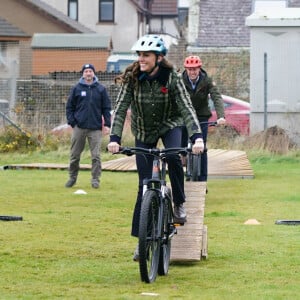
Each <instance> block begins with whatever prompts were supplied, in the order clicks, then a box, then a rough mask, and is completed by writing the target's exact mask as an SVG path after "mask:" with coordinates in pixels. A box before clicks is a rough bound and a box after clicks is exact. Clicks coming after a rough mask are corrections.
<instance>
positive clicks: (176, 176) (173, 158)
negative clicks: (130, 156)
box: [131, 127, 185, 237]
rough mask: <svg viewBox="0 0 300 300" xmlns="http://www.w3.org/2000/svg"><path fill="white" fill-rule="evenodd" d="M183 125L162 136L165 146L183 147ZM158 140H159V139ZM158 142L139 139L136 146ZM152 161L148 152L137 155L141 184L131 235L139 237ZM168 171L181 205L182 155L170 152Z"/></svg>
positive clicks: (174, 195) (174, 194) (175, 196)
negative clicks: (145, 187) (144, 191)
mask: <svg viewBox="0 0 300 300" xmlns="http://www.w3.org/2000/svg"><path fill="white" fill-rule="evenodd" d="M181 136H182V130H181V127H176V128H173V129H171V130H169V131H168V132H167V133H166V134H165V135H164V136H162V137H161V140H162V142H163V145H164V147H165V148H172V147H181ZM157 142H158V141H157ZM157 142H155V143H153V144H146V143H143V142H141V141H139V140H136V141H135V146H136V147H143V148H149V149H150V148H155V147H156V146H157ZM152 163H153V156H151V155H146V154H137V155H136V165H137V171H138V176H139V185H138V193H137V199H136V204H135V208H134V213H133V219H132V230H131V235H132V236H136V237H138V234H139V222H140V211H141V203H142V196H143V180H144V179H150V178H151V176H152ZM167 163H168V173H169V178H170V182H171V188H172V194H173V201H174V204H175V205H179V204H181V203H183V202H185V194H184V172H183V167H182V163H181V159H180V156H179V155H178V154H170V155H168V157H167Z"/></svg>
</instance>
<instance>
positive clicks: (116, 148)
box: [107, 142, 120, 153]
mask: <svg viewBox="0 0 300 300" xmlns="http://www.w3.org/2000/svg"><path fill="white" fill-rule="evenodd" d="M107 149H108V151H109V152H111V153H116V152H119V149H120V145H119V144H118V143H116V142H110V143H109V144H108V145H107Z"/></svg>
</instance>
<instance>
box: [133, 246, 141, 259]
mask: <svg viewBox="0 0 300 300" xmlns="http://www.w3.org/2000/svg"><path fill="white" fill-rule="evenodd" d="M133 260H134V261H139V260H140V253H139V244H137V246H136V248H135V250H134V253H133Z"/></svg>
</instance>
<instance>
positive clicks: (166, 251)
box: [158, 188, 175, 275]
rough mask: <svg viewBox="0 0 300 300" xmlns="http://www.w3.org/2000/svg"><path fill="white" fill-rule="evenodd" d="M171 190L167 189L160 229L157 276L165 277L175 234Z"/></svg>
mask: <svg viewBox="0 0 300 300" xmlns="http://www.w3.org/2000/svg"><path fill="white" fill-rule="evenodd" d="M171 201H172V198H171V190H170V188H168V192H167V196H166V198H165V201H164V213H163V215H164V217H163V218H164V219H163V228H162V231H163V232H162V243H161V247H160V254H159V264H158V274H159V275H167V274H168V272H169V265H170V256H171V236H172V234H173V233H174V232H175V228H174V225H173V214H172V202H171Z"/></svg>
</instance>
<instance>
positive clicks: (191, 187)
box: [171, 181, 208, 261]
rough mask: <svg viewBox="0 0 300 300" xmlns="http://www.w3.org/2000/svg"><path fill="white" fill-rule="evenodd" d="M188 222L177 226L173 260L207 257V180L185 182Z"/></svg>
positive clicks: (173, 242)
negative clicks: (205, 220) (205, 221)
mask: <svg viewBox="0 0 300 300" xmlns="http://www.w3.org/2000/svg"><path fill="white" fill-rule="evenodd" d="M185 194H186V202H185V204H184V207H185V209H186V212H187V222H186V223H185V224H184V226H179V227H177V234H175V235H174V237H173V239H172V248H171V261H199V260H201V259H203V258H206V257H207V255H208V254H207V226H206V225H204V208H205V195H206V182H190V181H187V182H185Z"/></svg>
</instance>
